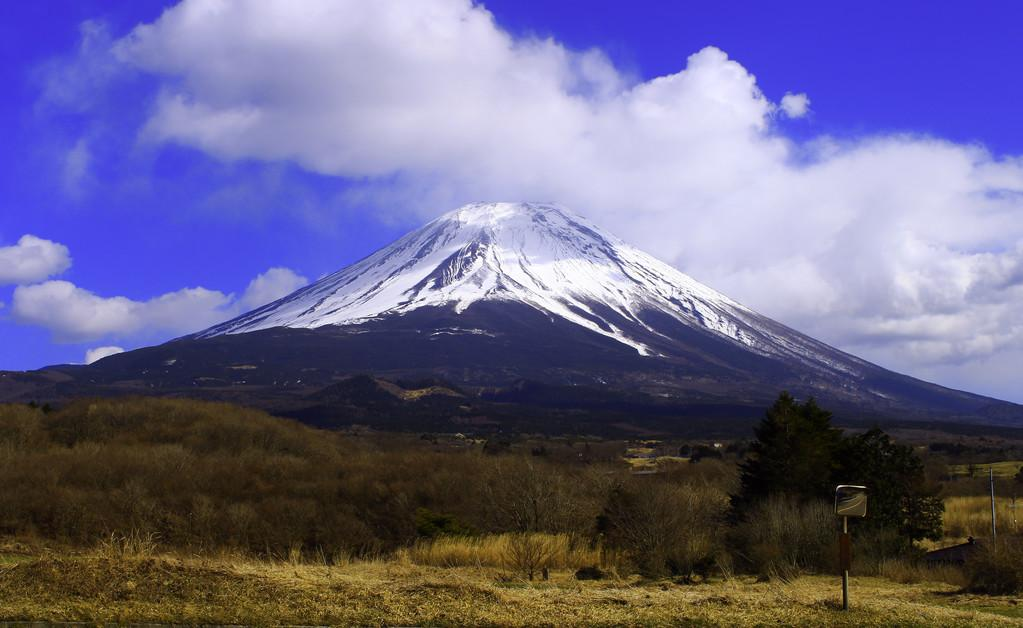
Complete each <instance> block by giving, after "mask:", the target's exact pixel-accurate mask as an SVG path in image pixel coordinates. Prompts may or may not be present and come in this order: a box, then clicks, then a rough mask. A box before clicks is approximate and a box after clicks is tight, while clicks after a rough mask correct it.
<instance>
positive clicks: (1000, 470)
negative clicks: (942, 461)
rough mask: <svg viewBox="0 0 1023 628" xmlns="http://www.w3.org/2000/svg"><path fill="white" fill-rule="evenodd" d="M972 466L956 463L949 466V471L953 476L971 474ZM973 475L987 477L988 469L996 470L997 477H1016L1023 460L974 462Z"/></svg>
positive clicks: (1022, 467)
mask: <svg viewBox="0 0 1023 628" xmlns="http://www.w3.org/2000/svg"><path fill="white" fill-rule="evenodd" d="M970 466H971V465H968V464H954V465H951V466H949V468H948V471H949V474H951V475H952V476H966V477H969V476H971V473H970ZM972 466H973V473H972V477H985V478H986V477H987V476H988V469H991V470H993V471H994V475H995V477H996V478H1012V477H1016V474H1017V473H1019V471H1020V469H1023V460H1003V461H1001V462H991V463H984V464H974V465H972Z"/></svg>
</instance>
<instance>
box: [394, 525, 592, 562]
mask: <svg viewBox="0 0 1023 628" xmlns="http://www.w3.org/2000/svg"><path fill="white" fill-rule="evenodd" d="M533 536H536V537H539V538H540V539H543V540H544V541H545V543H547V544H549V545H550V546H551V548H552V549H553V551H552V552H551V560H550V562H549V564H548V567H550V568H551V569H570V570H575V569H578V568H579V567H585V566H590V565H599V564H600V562H601V561H600V550H599V549H596V548H591V547H589V546H588V545H587V544H586V543H585V542H584V541H582V540H581V539H578V538H576V537H573V536H571V535H568V534H535V535H533ZM513 537H514V535H512V534H494V535H488V536H480V537H441V538H438V539H435V540H423V541H419V542H417V543H416V544H415V545H413V546H412V547H411V548H409V549H407V550H399V555H401V554H402V553H403V552H404V553H405V555H407V557H408V560H409V562H411V563H412V564H415V565H427V566H431V567H477V568H483V567H491V568H504V567H508V566H509V565H508V561H509V555H510V554H511V553H512V552H511V543H512V540H513Z"/></svg>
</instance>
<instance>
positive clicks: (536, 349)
mask: <svg viewBox="0 0 1023 628" xmlns="http://www.w3.org/2000/svg"><path fill="white" fill-rule="evenodd" d="M360 373H370V374H373V375H374V376H376V377H378V378H387V379H389V380H397V379H405V380H406V381H407V380H409V379H412V378H419V379H421V378H424V377H428V378H433V380H434V381H437V380H442V381H445V382H449V383H451V384H452V385H453V386H455V387H460V389H462V390H463V391H464V394H465V395H468V396H469V397H470V398H473V397H475V398H479V397H480V396H481V395H482V396H483V397H484V398H488V399H491V400H493V401H494V402H495V403H496V402H508V401H518V402H528V403H539V404H544V403H546V404H554V405H559V404H560V405H561V406H566V407H567V406H574V407H577V408H581V409H586V408H590V409H593V408H594V407H596V406H600V405H602V404H603V405H604V406H616V404H617V407H619V408H627V407H632V408H636V407H642V408H646V409H648V410H649V409H651V408H653V409H654V410H653V412H654V414H658V413H660V414H661V415H665V414H667V415H670V414H672V412H673V410H672V409H674V411H676V412H675V414H676V415H678V416H683V415H686V414H687V413H688V414H690V415H692V414H700V413H701V412H703V413H704V414H706V415H708V416H709V415H713V414H715V413H720V412H721V409H722V408H732V409H740V408H760V407H762V406H763V405H764V404H766V403H768V402H769V401H770V400H771V399H772V398H774V397H775V396H776V395H777V394H778V392H779V391H780V390H789V391H791V392H793V393H794V394H796V395H799V396H811V395H812V396H815V397H817V398H818V399H820V400H821V401H822V402H824V403H826V404H830V405H831V406H832V407H835V408H836V409H838V410H840V412H842V413H844V414H845V415H847V416H858V417H862V418H871V419H885V418H888V419H891V418H900V419H907V418H908V419H937V420H952V421H962V422H983V423H1002V424H1020V423H1023V421H1021V420H1023V408H1021V407H1020V406H1016V405H1014V404H1009V403H1005V402H1000V401H997V400H993V399H989V398H985V397H981V396H978V395H972V394H969V393H964V392H959V391H954V390H950V389H947V388H943V387H940V386H937V385H934V384H929V383H926V382H923V381H920V380H916V379H913V378H911V377H907V376H904V375H900V374H897V373H893V372H891V371H888V370H886V369H883V368H881V367H879V366H876V365H873V364H870V363H868V362H866V361H864V360H861V359H859V358H856V357H854V356H852V355H849V354H847V353H844V352H842V351H839V350H837V349H835V348H832V347H830V346H828V345H826V344H824V343H822V342H819V341H817V340H814V339H813V338H810V337H808V336H806V335H803V334H801V333H799V332H797V331H795V330H793V329H790V328H788V327H786V326H784V325H782V324H780V323H777V322H775V321H773V320H771V319H769V318H766V317H764V316H761V315H760V314H757V313H756V312H754V311H752V310H750V309H749V308H746V307H744V306H743V305H741V304H739V303H736V302H735V301H733V300H731V299H729V298H728V297H726V296H724V295H722V294H721V293H719V292H717V291H715V290H713V289H711V288H709V287H707V286H705V285H703V284H701V283H699V282H697V281H696V280H694V279H693V278H691V277H689V276H687V275H685V274H683V273H682V272H680V271H678V270H677V269H675V268H673V267H672V266H669V265H668V264H665V263H663V262H661V261H658V260H657V259H655V258H653V257H651V256H650V255H647V254H646V253H644V252H642V251H640V250H638V249H636V248H634V247H632V246H629V245H628V244H626V243H624V242H622V241H621V240H620V239H618V238H616V237H615V236H613V235H611V234H608V233H606V232H604V231H602V230H601V229H600V228H598V227H597V226H596V225H594V224H592V223H591V222H589V221H588V220H586V219H584V218H582V217H580V216H578V215H576V214H573V213H572V212H570V211H568V210H567V209H565V208H563V207H560V206H556V205H550V204H537V203H480V204H472V205H467V206H465V207H462V208H460V209H457V210H455V211H453V212H450V213H448V214H445V215H443V216H441V217H440V218H437V219H436V220H434V221H432V222H430V223H428V224H427V225H425V226H423V227H422V228H420V229H418V230H416V231H413V232H411V233H409V234H408V235H406V236H404V237H403V238H401V239H399V240H397V241H396V242H394V243H393V244H391V245H389V246H387V247H384V248H383V249H380V250H379V251H377V252H375V253H373V254H372V255H370V256H368V257H366V258H364V259H362V260H360V261H358V262H356V263H354V264H352V265H351V266H348V267H347V268H344V269H342V270H340V271H338V272H336V273H334V274H332V275H328V276H326V277H324V278H322V279H320V280H319V281H317V282H315V283H313V284H311V285H309V286H307V287H305V288H302V289H300V290H298V291H296V292H294V293H293V294H290V295H288V296H286V297H284V298H282V299H280V300H277V301H275V302H273V303H270V304H268V305H265V306H263V307H261V308H259V309H256V310H254V311H252V312H249V313H247V314H244V315H242V316H240V317H238V318H235V319H233V320H230V321H227V322H225V323H222V324H220V325H217V326H215V327H212V328H210V329H207V330H204V331H201V332H199V333H196V334H194V335H192V336H188V337H185V338H181V339H178V340H175V341H172V342H169V343H166V344H164V345H160V346H158V347H151V348H147V349H141V350H137V351H133V352H129V353H126V354H120V355H115V356H111V357H109V358H106V359H104V360H101V361H100V362H98V363H96V364H94V365H92V366H89V367H78V368H72V367H55V368H54V369H51V372H50V373H48V375H49V377H50V378H51V380H53V378H56V379H60V378H61V376H63V377H65V378H66V379H64V380H62V381H56V380H54V381H53V382H52V387H53V391H54V392H55V394H58V393H59V394H63V395H67V394H74V393H81V392H82V391H83V390H86V391H89V392H92V391H93V390H96V389H97V387H98V389H99V390H101V391H102V390H103V389H107V390H122V391H123V390H133V389H134V390H138V391H144V392H157V393H167V394H197V393H201V394H204V395H206V396H223V397H228V398H236V399H239V398H240V399H248V400H250V401H253V402H256V403H261V404H262V405H265V406H269V407H271V408H284V409H285V410H288V409H293V408H295V407H299V406H302V404H303V403H304V404H306V406H305V407H307V409H308V407H314V408H320V409H321V410H322V409H323V404H324V403H327V402H324V401H323V400H324V399H328V398H334V397H336V395H334V396H333V397H332V395H331V394H330V393H329V392H324V391H325V390H328V391H329V389H330V388H331V387H335V388H336V387H337V386H339V385H340V386H342V387H343V386H344V384H343V382H344V381H345V378H346V377H350V376H352V375H354V374H360ZM8 388H10V387H8ZM316 399H318V400H319V401H318V402H316V403H313V402H312V401H311V400H316ZM310 403H312V406H309V404H310ZM296 404H297V405H296ZM317 404H318V405H317ZM622 404H625V405H622ZM630 404H631V405H630ZM694 409H696V410H694ZM736 411H739V410H736ZM739 412H740V413H741V411H739ZM725 413H726V414H727V411H726V412H725ZM640 414H642V412H640ZM679 420H683V419H679Z"/></svg>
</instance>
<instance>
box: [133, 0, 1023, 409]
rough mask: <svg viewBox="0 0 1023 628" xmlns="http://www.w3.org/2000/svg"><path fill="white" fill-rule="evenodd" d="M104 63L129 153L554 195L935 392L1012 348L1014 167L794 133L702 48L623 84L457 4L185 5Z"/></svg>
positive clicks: (361, 200)
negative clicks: (116, 71) (127, 124)
mask: <svg viewBox="0 0 1023 628" xmlns="http://www.w3.org/2000/svg"><path fill="white" fill-rule="evenodd" d="M116 54H117V56H118V58H120V59H121V60H122V61H124V62H127V63H129V64H131V65H133V66H135V67H137V68H139V69H141V70H143V71H146V72H149V73H152V74H154V75H156V76H158V77H162V78H163V80H162V88H161V91H160V94H159V98H158V99H157V104H156V106H155V109H154V110H153V112H152V116H151V117H150V119H149V122H148V124H147V125H146V128H145V130H144V135H145V137H147V138H149V139H150V140H151V141H157V142H175V143H179V144H184V145H188V146H193V147H196V148H198V149H200V150H204V151H206V152H208V153H211V154H213V155H217V156H219V157H221V158H223V159H226V160H233V159H261V160H267V161H276V160H290V161H294V162H297V163H299V164H301V165H303V166H304V167H306V168H308V169H310V170H313V171H316V172H320V173H327V174H333V175H339V176H344V177H348V178H350V179H351V180H352V183H353V187H351V188H350V191H349V192H348V194H349V195H350V198H351V200H352V202H353V204H358V205H359V206H361V207H374V208H375V209H376V210H377V211H379V212H381V213H383V212H388V213H393V212H395V211H408V210H412V211H417V212H420V213H421V214H423V215H428V214H434V213H437V212H439V211H441V210H445V209H448V208H451V207H453V206H456V205H458V204H460V203H462V202H466V201H470V200H520V199H526V200H528V199H544V200H558V201H560V202H562V203H564V204H566V205H568V206H570V207H574V208H575V209H577V210H578V211H582V212H584V213H586V214H588V215H589V216H590V217H591V218H593V219H594V220H596V221H597V222H599V223H601V224H603V225H605V226H606V227H608V228H609V229H611V230H612V231H615V232H617V233H619V234H620V235H621V236H622V237H624V238H625V239H626V240H629V241H631V242H633V243H635V244H637V245H639V246H641V247H642V248H645V249H647V250H649V251H651V252H652V253H654V254H656V255H658V256H660V257H662V258H664V259H666V260H668V261H671V262H673V263H674V264H676V265H677V266H679V267H680V268H682V269H683V270H685V271H686V272H688V273H690V274H692V275H693V276H694V277H696V278H698V279H700V280H702V281H704V282H706V283H708V284H710V285H712V286H714V287H716V288H718V289H720V290H722V291H724V292H726V293H728V294H731V295H732V296H734V297H735V298H737V299H739V300H741V301H744V302H746V303H747V304H748V305H750V306H752V307H754V308H755V309H758V310H761V311H763V312H764V313H766V314H768V315H773V316H775V317H778V318H780V319H781V320H783V321H785V322H787V323H789V324H792V325H793V326H795V327H797V328H800V329H803V330H806V331H808V332H810V333H813V334H815V335H817V336H819V337H821V338H822V339H823V340H826V341H829V342H831V343H833V344H837V345H838V346H840V347H843V348H847V349H852V350H856V351H860V352H861V353H864V354H865V356H866V357H868V358H870V357H873V358H874V359H879V360H881V361H882V362H883V363H884V364H886V365H888V366H891V367H895V368H897V369H900V370H907V371H920V370H921V369H923V368H925V367H926V368H928V369H932V367H933V365H934V363H935V362H938V363H941V364H945V365H952V366H949V369H951V370H945V371H941V372H942V373H943V375H942V376H943V377H947V379H944V380H943V381H945V382H947V383H952V384H955V376H954V375H953V374H951V373H954V372H956V371H955V369H954V368H953V366H954V365H957V364H958V365H963V364H968V365H969V368H979V369H983V368H987V367H985V366H984V365H985V364H995V363H998V362H997V360H990V359H985V358H984V356H991V355H994V354H998V353H999V352H1004V351H1015V350H1018V348H1019V347H1020V345H1021V344H1023V321H1021V316H1023V314H1021V312H1023V287H1021V286H1023V158H1020V157H996V156H994V155H991V154H990V153H989V152H987V151H986V150H984V149H983V148H982V147H980V146H975V145H962V144H955V143H951V142H947V141H942V140H940V139H935V138H928V137H919V136H912V135H886V136H874V137H862V138H859V139H857V140H837V139H834V138H828V137H822V138H818V139H817V140H814V141H811V142H807V143H795V142H793V141H791V140H789V139H787V138H786V137H784V136H783V135H781V134H780V132H779V131H778V130H777V129H776V128H775V127H774V126H773V122H774V115H775V112H777V111H778V110H779V108H780V110H781V111H782V112H783V113H785V114H786V115H789V116H793V117H795V116H799V115H805V114H806V112H807V111H808V107H809V99H808V98H807V97H806V96H805V95H804V94H787V95H786V96H785V97H784V98H783V99H782V101H781V103H780V104H774V103H771V102H770V101H769V100H768V99H767V98H765V96H764V95H763V94H762V93H761V92H760V90H759V89H758V87H757V84H756V80H755V78H754V76H753V75H752V74H751V73H750V72H748V71H747V70H746V68H744V67H743V66H742V65H740V64H739V63H737V62H736V61H734V60H731V59H729V58H728V57H727V55H726V54H725V53H724V52H723V51H721V50H718V49H716V48H706V49H704V50H701V51H699V52H697V53H696V54H693V55H692V56H690V57H689V59H688V61H687V63H686V66H685V68H684V69H682V70H680V71H679V72H677V73H675V74H671V75H667V76H661V77H657V78H654V79H651V80H647V81H637V80H633V79H631V78H630V77H629V76H627V75H626V74H625V73H623V72H621V71H620V70H618V69H617V68H615V67H614V66H613V65H612V64H611V63H610V62H609V61H608V60H607V58H606V57H605V56H604V55H603V54H601V53H600V52H599V51H596V50H590V51H584V52H577V51H572V50H569V49H567V48H565V47H564V46H562V45H561V44H559V43H558V42H556V41H553V40H549V39H544V40H540V39H531V38H516V37H513V36H511V35H510V34H508V33H507V32H505V31H503V30H501V29H500V28H499V27H498V26H497V24H496V23H495V20H494V18H493V16H492V15H491V14H490V13H488V12H487V11H486V10H485V9H484V8H483V7H482V6H479V5H474V4H472V3H470V2H469V1H468V0H431V1H426V0H390V1H385V0H380V1H378V2H363V1H361V0H320V1H317V0H308V1H306V2H303V3H302V5H301V10H296V7H295V4H294V3H291V2H286V1H283V0H279V1H274V0H266V1H265V2H258V3H247V2H231V1H218V2H213V1H204V0H187V1H185V2H182V3H181V4H179V5H177V6H175V7H173V8H171V9H170V10H168V11H166V12H164V14H163V15H162V16H161V17H160V18H159V19H158V20H157V21H156V22H154V23H152V24H146V25H141V26H139V27H137V28H136V29H135V30H134V31H133V32H132V33H131V34H130V36H128V37H126V38H124V39H122V40H120V41H119V42H117V44H116ZM966 368H967V367H961V368H960V371H961V372H963V373H965V371H966ZM929 372H937V371H934V370H933V369H932V370H931V371H929ZM1014 394H1015V393H1014Z"/></svg>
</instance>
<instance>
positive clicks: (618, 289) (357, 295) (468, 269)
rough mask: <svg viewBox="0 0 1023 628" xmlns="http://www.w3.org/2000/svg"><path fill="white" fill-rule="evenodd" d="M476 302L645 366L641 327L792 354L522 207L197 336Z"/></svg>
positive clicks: (458, 216) (558, 214)
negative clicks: (589, 336) (627, 350)
mask: <svg viewBox="0 0 1023 628" xmlns="http://www.w3.org/2000/svg"><path fill="white" fill-rule="evenodd" d="M480 301H514V302H518V303H522V304H525V305H528V306H530V307H532V308H534V309H536V310H539V311H540V312H542V313H544V314H545V315H547V316H548V317H558V318H561V319H564V320H567V321H569V322H571V323H574V324H577V325H580V326H582V327H585V328H586V329H589V330H590V331H593V332H596V333H598V334H601V335H603V336H606V337H609V338H612V339H614V340H616V341H618V342H620V343H623V344H625V345H628V346H630V347H632V348H633V349H635V350H636V351H638V352H639V353H640V354H641V355H654V354H656V353H657V350H656V349H654V348H653V347H652V346H651V342H650V339H651V338H654V339H657V338H659V337H660V336H663V335H664V334H662V333H660V332H658V331H657V330H656V329H655V327H656V325H655V324H651V322H650V321H651V320H652V317H661V318H665V317H666V318H667V319H671V320H674V321H676V322H677V323H682V324H683V325H685V326H687V327H689V328H694V329H697V330H699V331H700V332H701V333H706V334H711V335H713V336H716V337H721V338H724V339H726V340H728V341H729V342H732V343H734V344H737V345H740V346H742V347H743V348H745V349H749V350H752V351H754V352H755V353H760V354H764V355H767V354H776V353H786V354H788V353H792V352H793V351H794V350H796V349H797V347H795V346H793V344H792V343H791V342H783V343H779V342H778V341H777V338H775V335H776V334H775V333H774V332H773V331H772V330H773V327H772V325H776V324H773V323H772V322H771V321H769V320H767V319H763V317H759V316H758V315H756V314H755V313H753V312H751V311H750V310H748V309H746V308H744V307H743V306H741V305H739V304H738V303H735V302H734V301H732V300H731V299H728V298H727V297H725V296H724V295H722V294H720V293H718V292H716V291H714V290H712V289H711V288H708V287H707V286H705V285H703V284H701V283H699V282H697V281H696V280H694V279H692V278H691V277H689V276H687V275H685V274H683V273H681V272H680V271H678V270H677V269H675V268H673V267H672V266H669V265H668V264H665V263H663V262H661V261H659V260H657V259H655V258H653V257H651V256H650V255H647V254H646V253H643V252H642V251H639V250H638V249H635V248H633V247H631V246H629V245H627V244H625V243H624V242H622V241H621V240H619V239H618V238H616V237H614V236H612V235H610V234H608V233H606V232H604V231H602V230H601V229H600V228H598V227H597V226H595V225H593V224H592V223H591V222H589V221H588V220H586V219H585V218H583V217H581V216H578V215H576V214H575V213H573V212H572V211H571V210H569V209H567V208H565V207H562V206H560V205H556V204H552V203H521V202H520V203H512V202H502V203H472V204H469V205H465V206H463V207H460V208H458V209H456V210H454V211H452V212H449V213H447V214H444V215H442V216H440V217H439V218H437V219H435V220H433V221H431V222H430V223H428V224H426V225H424V226H423V227H421V228H420V229H417V230H415V231H413V232H411V233H409V234H407V235H405V236H404V237H402V238H400V239H399V240H397V241H395V242H394V243H392V244H391V245H389V246H386V247H384V248H382V249H380V250H378V251H376V252H375V253H373V254H372V255H369V256H368V257H366V258H364V259H362V260H360V261H358V262H356V263H354V264H352V265H351V266H348V267H347V268H344V269H342V270H340V271H338V272H336V273H334V274H332V275H328V276H327V277H324V278H323V279H321V280H319V281H317V282H316V283H314V284H312V285H309V286H306V287H305V288H302V289H301V290H299V291H297V292H295V293H293V294H291V295H288V296H286V297H284V298H283V299H280V300H278V301H275V302H274V303H270V304H268V305H266V306H263V307H261V308H259V309H258V310H255V311H253V312H249V313H248V314H245V315H243V316H240V317H238V318H236V319H234V320H231V321H228V322H226V323H223V324H221V325H218V326H216V327H213V328H210V329H208V330H206V331H204V332H200V333H199V334H197V336H198V337H209V336H217V335H222V334H236V333H244V332H250V331H256V330H259V329H267V328H272V327H300V328H316V327H322V326H326V325H339V326H345V325H355V324H359V323H362V322H365V321H368V320H374V319H379V318H382V317H388V316H401V315H404V314H407V313H409V312H412V311H413V310H417V309H420V308H427V307H429V308H448V309H452V310H453V311H454V312H455V313H461V312H464V311H465V310H466V309H467V308H469V307H471V306H472V305H473V304H474V303H478V302H480ZM764 321H766V323H764ZM655 344H656V343H655ZM798 350H803V351H804V352H805V351H806V350H808V348H807V347H805V346H804V347H798ZM811 353H813V352H812V351H811Z"/></svg>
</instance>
